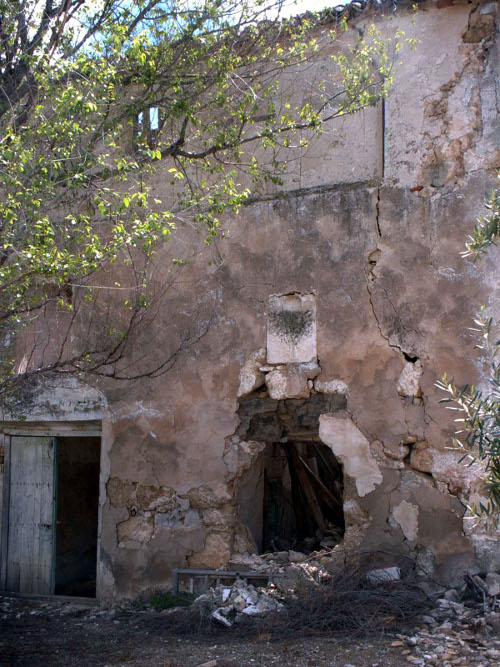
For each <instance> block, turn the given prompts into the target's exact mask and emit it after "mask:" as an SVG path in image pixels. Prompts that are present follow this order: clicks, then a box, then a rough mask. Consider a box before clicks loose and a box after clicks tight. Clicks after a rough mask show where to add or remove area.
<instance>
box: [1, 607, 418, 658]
mask: <svg viewBox="0 0 500 667" xmlns="http://www.w3.org/2000/svg"><path fill="white" fill-rule="evenodd" d="M393 641H394V636H385V637H383V636H378V637H375V638H374V637H372V638H371V639H369V640H356V641H354V642H353V641H352V640H349V641H344V642H342V641H340V642H339V641H338V640H334V639H324V638H323V639H318V640H315V639H308V640H300V641H292V640H289V641H280V642H276V643H274V642H268V641H265V640H264V641H262V640H261V641H256V640H254V641H249V640H245V641H238V640H237V639H235V638H234V637H231V639H229V638H226V637H225V636H224V635H222V636H221V635H219V636H218V637H216V638H211V639H208V640H205V639H203V640H202V639H200V638H193V639H191V638H189V637H183V638H181V639H179V638H178V637H174V636H172V633H171V632H170V631H169V629H168V627H167V618H166V616H164V615H162V614H159V613H155V612H151V611H147V612H144V611H143V612H141V611H138V612H136V613H134V614H132V615H127V616H120V615H118V616H114V615H110V614H109V613H106V612H104V613H103V612H100V611H99V610H98V609H97V608H92V607H89V606H87V605H80V604H75V603H68V602H56V601H53V600H42V599H36V600H34V599H31V600H30V599H20V598H10V597H0V664H1V665H2V666H7V665H29V666H30V667H36V666H38V665H40V666H43V667H48V666H50V665H58V666H59V665H78V666H79V665H141V666H142V665H144V666H149V665H151V666H152V665H159V666H160V665H161V666H163V667H195V666H196V667H197V666H198V665H201V664H203V663H207V662H208V663H209V664H210V667H264V666H266V667H267V666H268V665H270V666H271V665H272V666H285V665H286V666H287V667H326V666H327V665H329V666H330V665H332V666H337V665H338V666H339V667H344V666H347V665H349V666H354V665H355V666H356V667H361V666H363V667H364V666H375V665H377V666H378V667H389V666H399V665H409V662H407V657H408V656H407V655H404V654H403V653H402V649H401V647H391V643H392V642H393ZM211 661H215V662H211Z"/></svg>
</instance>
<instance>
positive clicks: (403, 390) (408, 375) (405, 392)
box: [397, 359, 423, 397]
mask: <svg viewBox="0 0 500 667" xmlns="http://www.w3.org/2000/svg"><path fill="white" fill-rule="evenodd" d="M422 372H423V371H422V365H421V363H420V359H418V360H417V361H416V362H415V363H414V364H413V363H412V362H411V361H407V362H406V364H405V365H404V368H403V370H402V371H401V375H400V376H399V380H398V383H397V389H398V394H399V395H400V396H413V397H417V396H420V395H421V394H422V390H421V388H420V378H421V376H422Z"/></svg>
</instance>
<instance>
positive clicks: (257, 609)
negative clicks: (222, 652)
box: [192, 579, 283, 628]
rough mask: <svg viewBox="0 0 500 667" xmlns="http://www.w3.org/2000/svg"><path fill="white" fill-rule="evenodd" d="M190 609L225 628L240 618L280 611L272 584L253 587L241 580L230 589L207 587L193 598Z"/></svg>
mask: <svg viewBox="0 0 500 667" xmlns="http://www.w3.org/2000/svg"><path fill="white" fill-rule="evenodd" d="M192 606H193V608H194V609H197V610H198V611H199V612H200V614H202V615H208V614H210V616H211V617H212V618H213V619H214V620H215V621H217V622H218V623H221V624H222V625H225V626H226V627H228V628H229V627H231V626H232V625H233V623H235V622H237V621H238V620H239V619H241V618H242V617H244V616H258V615H260V614H266V613H268V612H270V611H281V609H283V604H282V603H281V602H280V601H279V600H278V599H277V597H276V589H275V588H274V587H273V586H272V585H271V586H269V587H268V588H266V589H263V588H256V587H255V586H253V585H252V584H246V583H245V582H244V581H242V580H241V579H237V580H236V581H235V583H234V584H233V585H232V586H222V585H219V586H217V587H216V588H210V589H209V590H208V591H207V592H206V593H203V594H202V595H200V596H199V597H198V598H196V600H195V601H194V602H193V605H192Z"/></svg>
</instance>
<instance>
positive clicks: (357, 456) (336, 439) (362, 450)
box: [319, 414, 382, 496]
mask: <svg viewBox="0 0 500 667" xmlns="http://www.w3.org/2000/svg"><path fill="white" fill-rule="evenodd" d="M319 437H320V438H321V441H322V442H323V443H324V444H325V445H328V446H329V447H330V448H331V450H332V451H333V453H334V454H335V456H337V457H338V458H339V459H340V461H341V462H342V464H343V466H344V472H345V473H346V474H347V475H349V477H352V478H353V479H354V482H355V484H356V490H357V492H358V494H359V495H360V496H366V495H367V494H368V493H370V492H371V491H373V490H374V488H375V487H376V486H377V484H380V483H381V482H382V473H381V472H380V469H379V467H378V465H377V462H376V461H375V459H374V458H373V456H372V453H371V451H370V444H369V442H368V440H367V439H366V438H365V436H364V435H363V434H362V433H361V431H360V430H359V428H358V427H357V426H356V424H354V422H353V421H352V419H351V418H350V417H345V416H337V415H333V414H328V415H320V418H319Z"/></svg>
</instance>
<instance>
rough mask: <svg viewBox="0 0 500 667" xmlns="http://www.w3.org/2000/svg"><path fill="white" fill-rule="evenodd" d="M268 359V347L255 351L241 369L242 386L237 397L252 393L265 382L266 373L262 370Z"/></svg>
mask: <svg viewBox="0 0 500 667" xmlns="http://www.w3.org/2000/svg"><path fill="white" fill-rule="evenodd" d="M265 361H266V348H265V347H260V348H259V349H258V350H256V351H255V352H253V353H252V354H251V355H250V357H249V358H248V359H247V361H246V362H245V363H244V364H243V366H242V367H241V369H240V386H239V389H238V393H237V397H238V398H242V397H243V396H247V395H248V394H251V393H252V391H255V390H256V389H258V388H259V387H261V386H262V385H263V384H264V373H262V371H261V370H260V367H261V366H262V364H263V363H264V362H265Z"/></svg>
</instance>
